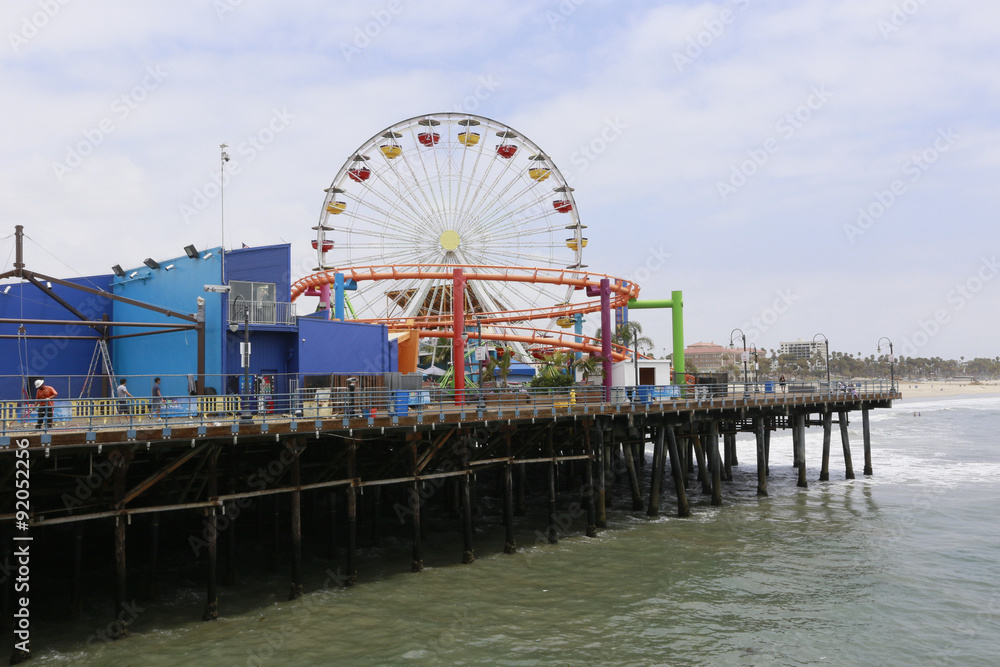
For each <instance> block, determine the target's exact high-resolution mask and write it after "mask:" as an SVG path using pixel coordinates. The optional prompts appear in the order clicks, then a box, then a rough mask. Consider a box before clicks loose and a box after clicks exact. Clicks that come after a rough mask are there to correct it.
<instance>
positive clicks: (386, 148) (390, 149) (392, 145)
mask: <svg viewBox="0 0 1000 667" xmlns="http://www.w3.org/2000/svg"><path fill="white" fill-rule="evenodd" d="M401 136H403V135H402V134H400V133H399V132H393V131H392V130H389V131H388V132H383V133H382V137H383V138H384V139H386V140H387V141H386V142H385V143H384V144H382V145H381V146H379V147H378V148H379V150H380V151H382V154H383V155H385V156H386V158H388V159H390V160H393V159H395V158H397V157H399V156H400V155H401V154H402V152H403V147H402V146H400V145H399V144H398V143H397V142H396V139H399V138H400V137H401Z"/></svg>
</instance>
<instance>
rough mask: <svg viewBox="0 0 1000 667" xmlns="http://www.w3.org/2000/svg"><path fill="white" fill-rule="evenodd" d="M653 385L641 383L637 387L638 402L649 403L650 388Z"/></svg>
mask: <svg viewBox="0 0 1000 667" xmlns="http://www.w3.org/2000/svg"><path fill="white" fill-rule="evenodd" d="M651 389H652V387H651V386H650V385H639V386H638V387H636V388H635V392H636V394H635V395H636V402H638V403H642V404H643V405H649V399H650V390H651Z"/></svg>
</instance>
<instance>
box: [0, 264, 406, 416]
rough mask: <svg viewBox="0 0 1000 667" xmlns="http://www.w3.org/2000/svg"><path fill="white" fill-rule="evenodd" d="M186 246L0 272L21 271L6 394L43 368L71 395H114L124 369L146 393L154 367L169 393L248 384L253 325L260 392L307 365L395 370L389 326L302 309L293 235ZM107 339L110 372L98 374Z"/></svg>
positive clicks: (4, 372) (7, 322) (8, 300)
mask: <svg viewBox="0 0 1000 667" xmlns="http://www.w3.org/2000/svg"><path fill="white" fill-rule="evenodd" d="M184 250H185V254H184V255H181V256H177V257H171V258H154V257H150V258H147V259H146V260H145V261H144V262H143V263H142V264H141V265H139V266H136V267H133V268H128V269H122V268H121V267H119V266H117V265H116V266H115V267H114V273H113V274H108V275H99V276H89V277H84V278H77V279H72V280H62V279H56V278H49V280H51V281H53V282H52V283H51V284H52V287H51V288H49V287H47V286H46V283H45V282H44V279H45V278H48V277H46V276H39V274H34V273H32V272H30V271H29V270H28V269H27V267H26V266H22V267H21V271H20V275H18V270H17V267H15V271H13V272H8V273H7V274H4V275H3V276H0V278H11V277H15V278H17V277H19V278H21V279H22V281H21V282H14V283H6V284H0V359H2V361H0V364H2V365H0V376H2V379H0V395H2V397H3V398H5V399H13V398H22V397H23V395H24V394H25V393H29V394H32V395H33V387H32V386H31V384H32V383H31V380H33V379H34V378H36V377H42V376H44V377H45V378H46V381H47V382H48V383H49V384H51V385H52V386H53V387H55V388H56V390H57V391H59V393H60V397H65V398H77V397H80V396H91V397H93V396H102V395H103V396H107V395H109V392H110V391H111V389H112V387H111V385H112V384H116V383H117V379H119V378H136V380H134V381H131V382H129V385H128V386H129V389H130V390H131V393H132V394H133V395H135V396H147V395H148V394H149V391H150V380H151V378H152V377H161V378H162V382H161V389H162V391H163V393H164V394H165V395H168V396H184V395H188V394H190V393H191V392H192V391H195V392H197V393H208V394H235V393H240V390H241V384H242V375H243V373H244V369H243V366H242V363H241V344H242V343H243V342H244V341H245V340H246V338H247V335H248V333H249V339H250V346H251V354H250V355H249V375H251V376H253V377H254V378H255V380H254V383H253V384H254V387H255V390H256V391H258V392H260V393H266V394H271V393H285V392H289V391H294V390H295V389H296V388H297V387H299V386H301V382H302V378H303V376H307V375H323V374H326V375H330V374H382V373H387V372H390V371H395V370H397V366H398V361H397V359H398V355H397V352H396V348H395V342H394V341H390V340H389V335H388V331H387V330H386V328H385V327H384V326H381V325H370V324H360V323H355V322H335V321H330V320H328V319H327V313H326V312H318V313H312V314H309V315H307V316H303V317H299V316H297V314H296V312H295V308H294V304H292V303H290V294H291V283H292V275H291V248H290V246H289V245H288V244H281V245H269V246H262V247H256V248H242V249H237V250H229V251H226V252H225V253H223V252H222V251H221V248H209V249H207V250H202V251H199V250H197V249H196V248H194V247H193V246H188V247H187V248H185V249H184ZM227 289H228V291H225V290H227ZM104 321H106V322H108V324H107V325H104V324H102V322H104ZM102 340H103V341H105V344H106V348H105V349H107V357H108V360H109V362H110V364H111V366H112V369H113V375H114V376H115V381H114V382H109V381H108V380H107V379H106V378H101V379H98V380H94V377H95V376H97V377H100V376H102V375H103V372H102V371H103V363H104V359H103V357H104V354H103V352H102V345H101V341H102ZM88 376H89V377H91V378H92V379H91V381H89V382H88V381H87V380H86V378H87V377H88ZM199 382H201V383H203V386H201V387H199Z"/></svg>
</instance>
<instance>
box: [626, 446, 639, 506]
mask: <svg viewBox="0 0 1000 667" xmlns="http://www.w3.org/2000/svg"><path fill="white" fill-rule="evenodd" d="M622 456H623V457H624V459H625V470H626V471H627V472H628V485H629V489H630V490H631V491H632V510H633V511H635V510H641V509H642V490H640V489H639V475H638V474H637V473H636V470H635V450H634V449H633V447H632V445H631V444H629V443H624V442H623V443H622Z"/></svg>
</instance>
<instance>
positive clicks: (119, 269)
mask: <svg viewBox="0 0 1000 667" xmlns="http://www.w3.org/2000/svg"><path fill="white" fill-rule="evenodd" d="M111 270H112V271H114V272H115V275H116V276H118V277H119V278H124V277H125V269H123V268H122V265H121V264H115V265H114V266H112V267H111Z"/></svg>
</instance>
